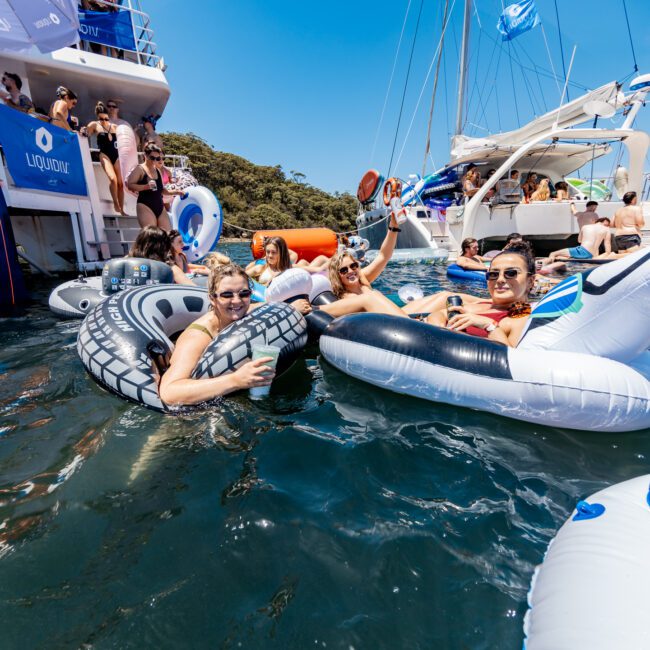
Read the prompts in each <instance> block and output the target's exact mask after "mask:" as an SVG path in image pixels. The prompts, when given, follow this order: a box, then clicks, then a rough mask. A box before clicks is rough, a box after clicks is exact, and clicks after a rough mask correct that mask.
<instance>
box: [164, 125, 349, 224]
mask: <svg viewBox="0 0 650 650" xmlns="http://www.w3.org/2000/svg"><path fill="white" fill-rule="evenodd" d="M162 138H163V141H164V143H165V153H167V154H176V155H183V156H187V157H188V158H189V161H190V166H191V168H192V173H193V174H194V176H195V177H196V180H197V181H198V182H199V184H200V185H204V186H205V187H207V188H209V189H210V190H212V191H213V192H214V193H215V194H216V195H217V197H218V199H219V202H220V203H221V206H222V209H223V214H224V220H225V221H227V222H229V223H230V224H233V225H234V226H239V227H240V228H246V229H249V230H266V229H274V228H309V227H314V226H325V227H327V228H331V229H332V230H334V231H335V232H342V231H349V230H352V229H353V228H354V221H355V217H356V212H357V199H356V198H355V197H354V196H352V195H351V194H349V193H347V192H345V193H343V194H338V193H335V194H334V195H332V194H328V193H327V192H324V191H323V190H319V189H318V188H316V187H312V186H311V185H309V184H308V183H307V182H306V178H305V175H304V174H302V173H301V172H299V171H295V170H292V171H291V172H290V177H287V175H286V174H285V172H284V171H283V169H282V166H281V165H276V166H275V167H268V166H263V165H255V164H253V163H251V162H250V161H248V160H246V159H245V158H242V157H241V156H236V155H235V154H232V153H224V152H222V151H216V150H215V149H214V148H213V147H211V146H210V145H209V144H208V143H207V142H205V140H202V139H201V138H199V137H198V136H196V135H194V134H193V133H187V134H185V133H163V134H162ZM224 235H226V236H228V237H250V233H243V232H242V231H240V230H237V229H236V228H232V227H231V226H229V225H226V224H224Z"/></svg>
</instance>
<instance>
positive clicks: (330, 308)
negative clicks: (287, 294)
mask: <svg viewBox="0 0 650 650" xmlns="http://www.w3.org/2000/svg"><path fill="white" fill-rule="evenodd" d="M399 232H400V229H399V228H398V227H397V222H396V221H395V216H394V215H391V217H390V221H389V225H388V232H387V234H386V237H385V239H384V241H383V243H382V245H381V248H380V249H379V253H378V254H377V257H376V258H375V259H374V260H373V261H372V262H371V263H370V264H368V266H366V267H365V268H364V269H362V268H361V267H360V264H359V262H358V261H357V260H356V259H355V258H354V257H353V255H352V253H351V252H350V251H349V250H343V251H342V252H340V253H337V254H336V255H334V257H332V259H331V260H330V264H329V279H330V283H331V284H332V292H333V293H334V295H335V296H336V297H337V298H338V300H337V301H336V302H333V303H331V304H329V305H323V306H322V307H321V308H320V309H321V310H322V311H324V312H327V313H328V314H331V315H332V316H334V317H335V318H336V317H338V316H343V315H345V314H352V313H355V312H363V311H366V312H374V313H378V314H393V315H395V316H406V313H405V312H404V311H403V310H402V309H400V308H399V307H398V306H397V305H396V304H395V303H394V302H393V301H392V300H390V299H388V298H387V297H386V296H384V295H383V294H382V293H381V292H379V291H376V290H374V289H373V288H372V286H371V283H372V282H374V281H375V280H376V279H377V278H378V277H379V276H380V274H381V272H382V271H383V270H384V269H385V268H386V264H388V262H389V261H390V258H391V257H392V255H393V251H394V250H395V244H396V243H397V234H398V233H399Z"/></svg>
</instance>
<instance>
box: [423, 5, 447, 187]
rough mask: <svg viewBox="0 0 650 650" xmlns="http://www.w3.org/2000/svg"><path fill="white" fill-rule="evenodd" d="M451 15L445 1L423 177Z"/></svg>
mask: <svg viewBox="0 0 650 650" xmlns="http://www.w3.org/2000/svg"><path fill="white" fill-rule="evenodd" d="M448 15H449V0H445V10H444V13H443V15H442V34H441V35H440V52H439V53H438V60H437V61H436V76H435V77H434V78H433V92H432V94H431V108H430V110H429V124H428V126H427V143H426V145H425V147H424V160H423V161H422V176H424V173H425V171H426V169H427V155H428V154H429V153H430V151H431V123H432V122H433V109H434V107H435V105H436V90H437V89H438V76H439V75H440V62H441V61H442V48H443V46H444V38H445V31H446V30H447V22H448V18H447V16H448Z"/></svg>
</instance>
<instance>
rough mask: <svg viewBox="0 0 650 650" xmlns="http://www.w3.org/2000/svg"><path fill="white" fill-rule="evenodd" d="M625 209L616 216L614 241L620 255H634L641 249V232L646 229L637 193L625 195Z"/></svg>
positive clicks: (620, 210)
mask: <svg viewBox="0 0 650 650" xmlns="http://www.w3.org/2000/svg"><path fill="white" fill-rule="evenodd" d="M623 203H624V204H625V206H624V207H622V208H619V209H618V210H616V213H615V214H614V228H616V230H615V232H614V239H615V240H616V246H617V248H618V251H619V252H620V253H633V252H634V251H636V250H639V248H640V247H641V230H642V229H643V228H644V227H645V219H644V218H643V210H642V209H641V207H640V206H638V205H637V195H636V192H626V193H625V194H624V195H623Z"/></svg>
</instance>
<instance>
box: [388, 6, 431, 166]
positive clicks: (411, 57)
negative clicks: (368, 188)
mask: <svg viewBox="0 0 650 650" xmlns="http://www.w3.org/2000/svg"><path fill="white" fill-rule="evenodd" d="M423 6H424V0H420V11H419V12H418V20H417V22H416V23H415V33H414V34H413V45H412V46H411V56H410V57H409V65H408V68H407V70H406V79H405V80H404V92H403V93H402V103H401V105H400V107H399V116H398V118H397V128H396V129H395V138H394V139H393V150H392V151H391V152H390V162H389V163H388V176H390V170H391V167H392V166H393V156H394V155H395V147H396V146H397V134H398V133H399V125H400V123H401V121H402V111H403V110H404V100H405V99H406V89H407V88H408V83H409V77H410V75H411V64H412V63H413V52H415V42H416V41H417V37H418V28H419V27H420V18H421V17H422V7H423Z"/></svg>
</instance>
